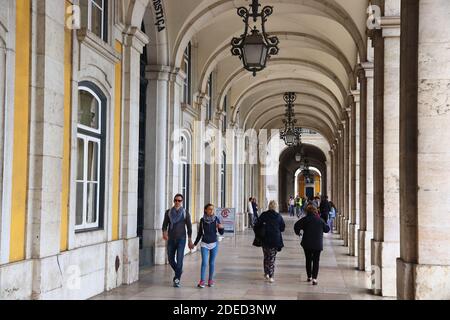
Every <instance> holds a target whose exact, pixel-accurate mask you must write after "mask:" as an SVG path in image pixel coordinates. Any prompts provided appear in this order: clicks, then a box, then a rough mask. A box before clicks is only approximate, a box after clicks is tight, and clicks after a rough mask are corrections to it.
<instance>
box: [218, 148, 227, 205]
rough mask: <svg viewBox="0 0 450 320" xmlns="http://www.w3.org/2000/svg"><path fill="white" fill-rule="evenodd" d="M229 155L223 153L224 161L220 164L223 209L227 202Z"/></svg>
mask: <svg viewBox="0 0 450 320" xmlns="http://www.w3.org/2000/svg"><path fill="white" fill-rule="evenodd" d="M226 184H227V155H226V153H222V159H221V164H220V202H221V206H222V208H225V206H226V201H227V194H226V191H227V187H226Z"/></svg>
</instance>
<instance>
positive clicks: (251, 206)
mask: <svg viewBox="0 0 450 320" xmlns="http://www.w3.org/2000/svg"><path fill="white" fill-rule="evenodd" d="M247 212H248V213H251V214H253V205H252V203H251V202H249V203H248V205H247Z"/></svg>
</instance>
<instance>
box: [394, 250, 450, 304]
mask: <svg viewBox="0 0 450 320" xmlns="http://www.w3.org/2000/svg"><path fill="white" fill-rule="evenodd" d="M397 288H398V289H397V297H398V299H401V300H450V266H448V265H446V266H439V265H421V264H413V263H408V262H404V261H403V260H402V259H397Z"/></svg>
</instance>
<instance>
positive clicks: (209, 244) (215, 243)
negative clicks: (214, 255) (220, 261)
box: [200, 242, 217, 250]
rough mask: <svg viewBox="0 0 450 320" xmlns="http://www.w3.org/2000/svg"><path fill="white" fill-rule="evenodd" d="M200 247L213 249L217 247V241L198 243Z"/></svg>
mask: <svg viewBox="0 0 450 320" xmlns="http://www.w3.org/2000/svg"><path fill="white" fill-rule="evenodd" d="M200 247H202V248H206V249H208V250H213V249H215V248H216V247H217V242H213V243H204V242H202V243H200Z"/></svg>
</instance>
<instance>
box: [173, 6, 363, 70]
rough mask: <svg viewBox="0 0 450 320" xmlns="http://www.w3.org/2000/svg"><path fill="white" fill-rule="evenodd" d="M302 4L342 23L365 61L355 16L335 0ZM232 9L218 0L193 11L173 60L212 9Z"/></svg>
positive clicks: (179, 40)
mask: <svg viewBox="0 0 450 320" xmlns="http://www.w3.org/2000/svg"><path fill="white" fill-rule="evenodd" d="M283 3H287V4H294V5H296V4H297V5H298V2H297V1H296V0H287V1H284V2H283ZM300 5H303V6H307V7H310V8H312V9H315V10H318V12H321V13H322V15H323V16H325V17H327V18H329V19H331V20H334V21H336V22H337V23H339V24H340V25H342V26H343V27H344V29H345V30H346V31H347V32H348V34H349V35H350V36H351V38H352V39H353V41H354V44H355V46H356V47H357V50H358V52H359V55H360V57H361V60H363V61H365V58H366V46H365V43H364V40H363V37H362V36H361V34H360V32H359V30H358V27H357V26H356V23H355V22H354V20H353V18H352V17H351V16H350V15H349V14H348V13H347V12H346V11H345V9H344V8H343V7H342V6H340V5H339V4H338V3H337V2H336V1H334V0H329V1H326V3H325V2H324V1H316V0H303V1H302V3H301V4H300ZM231 9H234V8H233V7H231V8H230V5H229V1H227V0H216V2H215V3H213V4H209V5H208V6H207V7H205V8H202V9H199V10H197V11H199V12H193V13H192V14H191V15H190V17H189V18H188V19H187V20H186V22H185V23H184V25H183V27H182V28H181V30H180V32H179V33H178V36H177V39H176V40H175V43H174V50H173V53H172V60H173V61H174V62H175V63H177V61H181V57H182V54H183V51H184V48H185V47H186V45H187V43H188V41H189V39H190V38H191V37H192V36H193V35H194V34H195V32H196V30H200V29H201V25H202V23H204V19H202V18H203V17H205V16H207V15H208V13H209V12H210V11H214V12H218V13H219V12H220V13H224V12H227V11H229V10H231ZM316 14H317V13H316Z"/></svg>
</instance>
